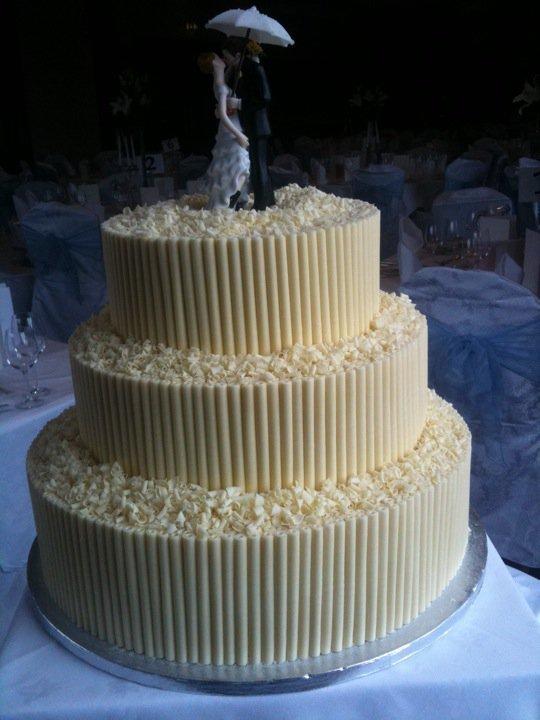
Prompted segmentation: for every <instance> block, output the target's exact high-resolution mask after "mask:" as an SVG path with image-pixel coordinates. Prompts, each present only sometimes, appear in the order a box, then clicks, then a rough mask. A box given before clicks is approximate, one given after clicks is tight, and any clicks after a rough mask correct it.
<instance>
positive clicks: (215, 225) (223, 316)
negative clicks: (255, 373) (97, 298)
mask: <svg viewBox="0 0 540 720" xmlns="http://www.w3.org/2000/svg"><path fill="white" fill-rule="evenodd" d="M205 201H206V198H205V197H204V196H187V197H184V198H182V200H180V201H177V200H171V201H167V202H163V203H159V204H157V205H153V206H151V207H138V208H137V209H136V210H133V211H131V210H125V211H124V214H122V215H117V216H116V217H113V218H111V219H110V220H108V221H107V222H105V223H104V224H103V226H102V227H103V250H104V257H105V267H106V271H107V283H108V290H109V302H110V307H111V316H112V322H113V324H114V326H115V328H116V330H117V331H118V332H119V333H120V334H121V335H123V336H124V337H133V338H136V339H138V340H147V339H149V340H152V342H154V343H160V342H161V343H164V344H165V345H168V346H170V347H176V348H179V349H187V348H192V347H195V348H200V349H201V350H202V351H204V352H208V353H215V354H220V355H243V354H245V353H259V354H262V355H268V354H271V353H273V352H279V351H280V350H282V349H283V348H287V347H291V346H292V345H294V344H295V343H301V344H303V345H312V344H316V343H320V342H337V341H338V340H340V339H343V338H352V337H354V336H356V335H359V334H361V333H363V332H365V331H366V330H368V328H369V323H370V321H371V320H372V318H373V317H374V315H375V314H376V312H377V311H378V308H379V224H380V215H379V211H378V210H377V209H376V208H375V207H374V206H373V205H369V204H368V203H364V202H361V201H359V200H351V199H348V198H338V197H335V196H334V195H328V194H326V193H323V192H321V191H319V190H316V189H315V188H300V187H298V186H297V185H290V186H288V187H286V188H283V189H281V190H278V191H277V193H276V203H277V204H276V205H275V206H273V207H271V208H268V209H267V210H264V211H262V212H257V211H255V210H240V211H238V212H234V211H232V210H211V211H209V210H205V209H204V203H205Z"/></svg>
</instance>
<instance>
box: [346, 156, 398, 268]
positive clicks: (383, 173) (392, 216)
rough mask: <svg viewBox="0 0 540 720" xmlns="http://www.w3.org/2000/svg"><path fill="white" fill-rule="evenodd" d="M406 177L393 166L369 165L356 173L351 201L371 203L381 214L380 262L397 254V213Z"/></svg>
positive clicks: (352, 182)
mask: <svg viewBox="0 0 540 720" xmlns="http://www.w3.org/2000/svg"><path fill="white" fill-rule="evenodd" d="M404 184H405V173H404V172H403V170H401V168H398V167H395V166H394V165H370V166H369V167H367V168H364V169H362V170H358V171H357V172H356V173H355V175H354V177H353V179H352V180H351V185H352V189H353V193H354V197H356V198H358V199H359V200H366V201H367V202H370V203H373V205H376V206H377V207H378V208H379V210H380V211H381V258H382V259H383V260H384V259H385V258H387V257H390V256H391V255H394V254H395V253H396V252H397V244H398V239H399V210H400V205H401V198H402V195H403V186H404Z"/></svg>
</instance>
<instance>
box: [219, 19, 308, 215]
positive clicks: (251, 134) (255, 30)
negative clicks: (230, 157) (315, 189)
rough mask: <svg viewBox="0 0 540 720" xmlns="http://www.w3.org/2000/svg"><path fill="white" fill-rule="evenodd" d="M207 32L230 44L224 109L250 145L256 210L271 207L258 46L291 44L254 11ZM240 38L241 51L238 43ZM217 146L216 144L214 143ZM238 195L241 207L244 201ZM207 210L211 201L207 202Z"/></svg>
mask: <svg viewBox="0 0 540 720" xmlns="http://www.w3.org/2000/svg"><path fill="white" fill-rule="evenodd" d="M206 27H207V28H210V29H213V30H219V31H221V32H223V33H225V34H226V35H227V36H228V37H229V38H231V40H230V41H229V42H227V43H226V44H225V48H224V52H223V55H224V58H225V61H226V62H227V64H228V65H229V66H230V67H231V68H234V71H235V80H234V84H233V88H232V93H230V94H227V99H226V105H227V110H228V112H229V113H232V115H231V117H235V116H236V114H238V115H239V124H240V122H241V126H240V127H243V131H245V133H246V135H247V138H248V141H249V160H250V179H251V186H252V189H253V195H254V203H253V207H254V209H255V210H264V209H265V208H267V207H269V206H270V205H274V204H275V201H274V193H273V190H272V184H271V181H270V173H269V171H268V142H269V139H270V137H271V130H270V123H269V121H268V114H267V108H268V105H269V103H270V100H271V95H270V86H269V84H268V80H267V77H266V73H265V71H264V68H263V66H262V65H261V63H260V59H259V55H260V53H261V51H262V48H261V47H260V45H259V43H262V44H268V45H280V46H281V47H287V46H288V45H292V44H293V43H294V41H293V39H292V38H291V36H290V35H289V33H288V32H287V31H286V30H285V28H284V27H283V26H282V25H280V23H278V22H277V20H274V19H273V18H271V17H268V15H263V14H262V13H260V12H259V11H258V10H257V8H256V7H252V8H250V9H249V10H227V11H225V12H223V13H220V14H219V15H217V16H216V17H215V18H213V19H212V20H210V21H209V22H208V23H207V24H206ZM236 38H242V42H241V50H240V49H239V47H238V40H235V39H236ZM216 144H217V143H216ZM236 192H239V193H240V204H242V203H243V201H244V197H243V195H242V190H237V191H236ZM209 207H210V201H209Z"/></svg>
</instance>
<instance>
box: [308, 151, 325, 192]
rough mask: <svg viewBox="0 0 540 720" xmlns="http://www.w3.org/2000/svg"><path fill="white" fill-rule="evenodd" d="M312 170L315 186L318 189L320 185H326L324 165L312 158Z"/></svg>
mask: <svg viewBox="0 0 540 720" xmlns="http://www.w3.org/2000/svg"><path fill="white" fill-rule="evenodd" d="M310 169H311V177H312V178H313V182H314V183H315V185H317V187H319V186H320V185H326V181H327V177H326V168H325V167H324V165H323V164H322V163H321V162H319V161H318V160H316V159H315V158H311V161H310Z"/></svg>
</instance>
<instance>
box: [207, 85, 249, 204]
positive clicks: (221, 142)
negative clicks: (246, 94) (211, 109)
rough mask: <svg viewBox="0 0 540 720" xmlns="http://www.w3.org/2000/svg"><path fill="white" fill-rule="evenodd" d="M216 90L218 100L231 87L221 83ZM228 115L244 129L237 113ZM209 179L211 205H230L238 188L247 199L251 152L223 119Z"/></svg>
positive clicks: (209, 170)
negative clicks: (227, 126) (243, 145)
mask: <svg viewBox="0 0 540 720" xmlns="http://www.w3.org/2000/svg"><path fill="white" fill-rule="evenodd" d="M214 94H215V96H216V100H217V102H218V104H219V101H220V97H221V95H223V94H224V95H225V96H226V97H230V96H231V95H232V91H231V89H230V87H228V86H227V85H218V86H217V87H215V89H214ZM229 119H230V121H231V122H232V123H233V124H234V125H235V126H236V127H237V128H238V129H239V130H240V131H241V132H242V126H241V124H240V118H239V117H238V113H234V114H233V115H230V116H229ZM206 179H207V192H208V208H209V209H212V208H228V207H229V200H230V198H231V197H232V196H233V195H234V194H235V193H237V192H240V197H241V199H242V200H247V191H248V179H249V153H248V151H247V150H246V149H245V148H243V147H242V146H241V145H240V144H239V142H238V141H237V139H236V137H235V136H234V135H233V133H232V132H231V131H230V130H228V129H227V128H226V127H225V125H224V124H223V122H222V121H221V120H220V121H219V127H218V132H217V135H216V143H215V145H214V149H213V150H212V162H211V163H210V167H209V168H208V170H207V173H206Z"/></svg>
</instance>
